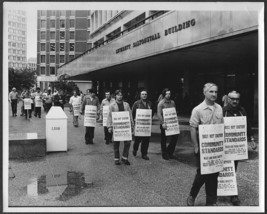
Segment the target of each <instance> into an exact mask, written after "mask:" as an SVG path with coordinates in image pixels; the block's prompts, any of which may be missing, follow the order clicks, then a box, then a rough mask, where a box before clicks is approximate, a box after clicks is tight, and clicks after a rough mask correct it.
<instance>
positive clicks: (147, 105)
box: [132, 89, 153, 160]
mask: <svg viewBox="0 0 267 214" xmlns="http://www.w3.org/2000/svg"><path fill="white" fill-rule="evenodd" d="M140 97H141V99H140V100H138V101H136V102H135V103H134V104H133V108H132V112H133V119H134V121H135V123H136V122H137V121H136V110H137V109H152V104H151V102H150V101H149V100H147V91H146V90H145V89H144V90H142V91H141V93H140ZM151 115H153V113H152V112H151ZM149 119H150V121H151V120H152V118H151V117H150V118H149ZM135 125H136V124H135ZM136 135H137V134H136V133H135V137H134V145H133V155H134V156H136V153H137V151H138V147H139V144H140V143H141V142H142V144H141V153H142V158H143V159H144V160H149V157H148V156H147V150H148V146H149V139H150V135H151V132H150V135H149V136H144V137H139V136H136Z"/></svg>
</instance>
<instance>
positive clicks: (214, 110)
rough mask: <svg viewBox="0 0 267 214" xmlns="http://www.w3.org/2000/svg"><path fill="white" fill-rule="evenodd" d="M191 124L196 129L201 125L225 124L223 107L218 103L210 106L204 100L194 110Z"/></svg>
mask: <svg viewBox="0 0 267 214" xmlns="http://www.w3.org/2000/svg"><path fill="white" fill-rule="evenodd" d="M189 123H190V126H191V127H194V128H198V126H199V125H201V124H220V123H223V111H222V107H221V106H220V105H219V104H217V103H214V105H212V106H209V105H207V104H206V102H205V100H204V101H203V102H202V103H200V104H199V105H198V106H196V107H195V108H194V109H193V111H192V114H191V118H190V121H189Z"/></svg>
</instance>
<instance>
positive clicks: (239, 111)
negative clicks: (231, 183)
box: [223, 91, 257, 206]
mask: <svg viewBox="0 0 267 214" xmlns="http://www.w3.org/2000/svg"><path fill="white" fill-rule="evenodd" d="M239 101H240V94H239V93H238V92H236V91H231V92H230V93H229V94H228V104H227V106H225V107H223V116H224V117H237V116H247V113H246V110H245V109H244V108H243V107H242V106H240V105H239ZM247 137H248V139H250V141H251V143H252V144H251V148H252V149H256V148H257V145H256V143H255V141H254V137H253V135H252V129H251V125H250V122H249V120H248V119H247ZM234 163H235V171H236V170H237V165H238V161H237V160H235V161H234ZM231 202H232V203H233V205H235V206H240V200H239V198H238V196H237V195H236V196H232V197H231Z"/></svg>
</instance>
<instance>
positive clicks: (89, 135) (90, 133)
mask: <svg viewBox="0 0 267 214" xmlns="http://www.w3.org/2000/svg"><path fill="white" fill-rule="evenodd" d="M94 133H95V127H85V141H86V142H87V143H91V142H93V139H94Z"/></svg>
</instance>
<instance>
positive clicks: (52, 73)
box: [50, 67, 56, 75]
mask: <svg viewBox="0 0 267 214" xmlns="http://www.w3.org/2000/svg"><path fill="white" fill-rule="evenodd" d="M55 74H56V69H55V67H50V75H55Z"/></svg>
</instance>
